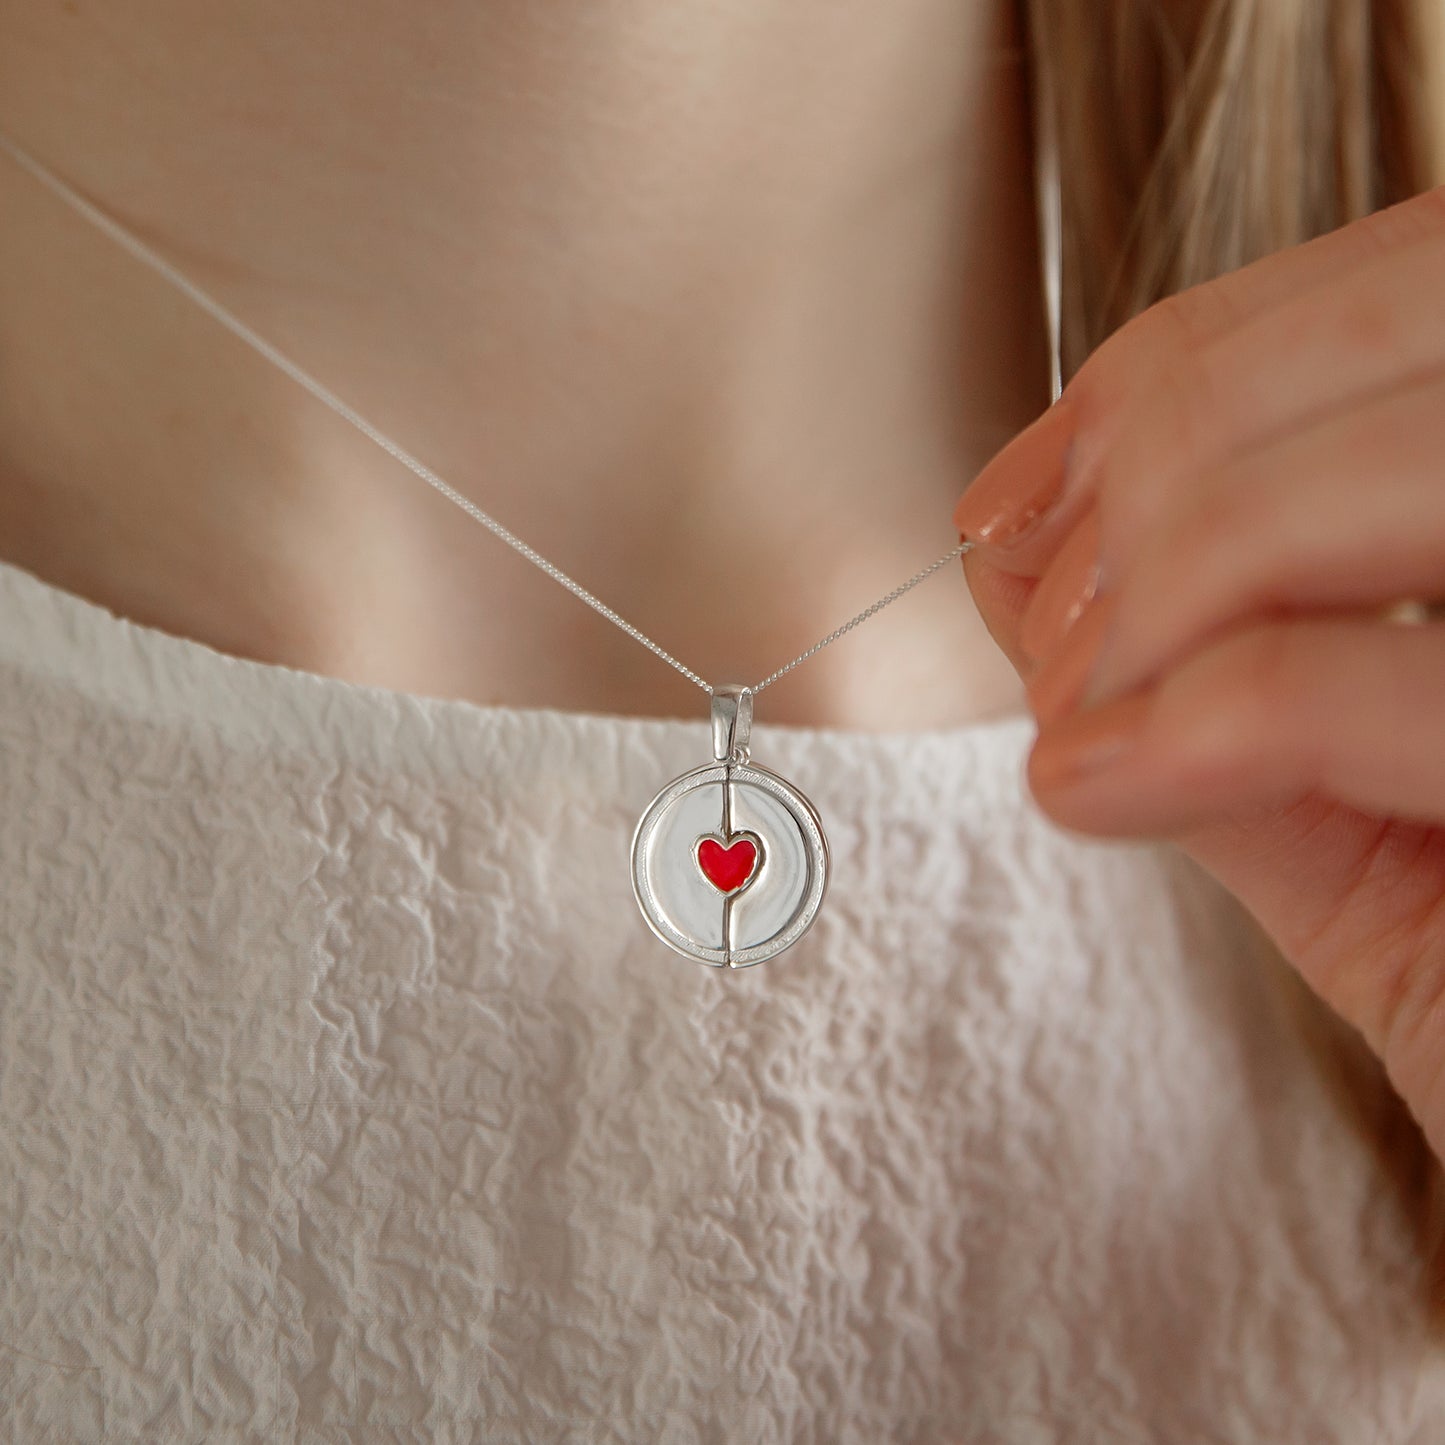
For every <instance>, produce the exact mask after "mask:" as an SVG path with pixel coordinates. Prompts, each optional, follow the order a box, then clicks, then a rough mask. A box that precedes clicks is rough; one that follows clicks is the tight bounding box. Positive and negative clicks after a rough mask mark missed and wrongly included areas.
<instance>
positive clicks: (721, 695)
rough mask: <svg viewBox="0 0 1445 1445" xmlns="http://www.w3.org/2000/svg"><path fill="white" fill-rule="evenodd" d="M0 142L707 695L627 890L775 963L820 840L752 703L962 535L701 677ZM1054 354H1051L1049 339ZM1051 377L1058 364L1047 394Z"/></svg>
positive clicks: (812, 900)
mask: <svg viewBox="0 0 1445 1445" xmlns="http://www.w3.org/2000/svg"><path fill="white" fill-rule="evenodd" d="M0 150H3V151H4V152H5V153H6V154H7V155H8V156H9V157H10V158H11V159H12V160H13V161H15V162H16V163H17V164H18V165H19V166H21V167H22V168H23V169H24V170H25V171H27V172H28V173H29V174H30V175H31V176H33V177H34V178H35V179H36V180H37V181H39V182H40V183H41V184H42V185H43V186H45V187H46V189H48V190H49V191H50V192H51V193H52V194H53V195H55V196H56V197H58V198H59V199H60V200H62V201H64V202H65V204H66V205H68V206H69V207H70V208H71V209H72V210H74V211H76V212H77V213H78V214H79V215H80V216H82V217H83V218H84V219H85V220H87V221H89V222H90V223H91V224H92V225H94V226H96V227H97V228H98V229H99V230H100V231H102V232H103V233H104V234H106V235H107V236H109V237H110V238H111V239H112V240H113V241H115V242H116V243H117V244H118V245H119V246H121V247H122V248H123V249H124V250H125V251H126V252H128V253H129V254H130V255H131V256H132V257H133V258H134V259H135V260H137V261H140V262H141V263H142V264H144V265H146V266H148V267H149V268H150V269H151V270H152V271H154V272H156V273H157V274H158V275H160V276H161V277H162V278H164V279H165V280H166V281H168V282H170V283H171V285H173V286H174V287H175V288H176V289H177V290H179V291H181V292H182V293H183V294H184V295H185V296H187V297H188V298H189V299H190V300H191V301H192V302H194V303H195V305H197V306H198V307H200V308H201V310H203V311H204V312H206V313H207V315H209V316H211V317H212V318H213V319H214V320H215V321H217V322H219V323H220V324H221V325H222V326H223V327H225V329H226V330H227V331H229V332H231V334H232V335H233V336H235V337H237V338H238V339H239V340H241V341H243V342H244V343H245V344H246V345H247V346H249V347H250V348H251V349H252V350H253V351H255V352H257V353H258V354H259V355H261V356H262V357H264V358H265V359H266V360H267V361H269V362H270V363H271V364H272V365H273V366H275V367H276V368H277V369H278V370H279V371H281V372H284V373H285V375H287V376H289V377H290V378H291V379H292V380H293V381H294V382H296V383H297V385H299V386H301V387H303V388H304V389H305V390H306V391H308V392H309V393H310V394H311V395H312V396H313V397H315V398H316V400H317V401H319V402H321V403H322V404H323V405H324V406H326V407H327V408H329V409H330V410H331V411H333V412H335V413H336V415H337V416H339V417H341V418H342V420H343V421H346V422H349V423H350V424H351V425H352V426H353V427H355V428H356V430H357V431H359V432H361V434H362V435H363V436H365V437H367V438H368V439H369V440H370V441H372V442H373V443H374V444H375V445H376V446H378V447H380V448H381V449H382V451H384V452H386V453H387V454H388V455H389V456H391V457H393V458H394V459H395V460H396V461H398V462H400V463H401V464H402V466H404V467H405V468H406V469H407V470H408V471H410V472H412V473H413V474H414V475H415V476H417V477H420V478H421V480H422V481H424V482H425V483H427V485H428V486H430V487H432V488H433V489H434V490H435V491H437V492H440V493H441V495H442V496H444V497H445V498H446V499H447V500H448V501H449V502H452V503H453V504H454V505H456V506H457V507H460V508H461V510H462V511H464V512H465V513H466V514H467V515H468V516H469V517H471V518H472V519H473V520H474V521H477V522H480V523H481V524H482V526H484V527H485V528H487V530H488V531H489V532H491V533H492V534H493V535H494V536H496V537H498V538H500V539H501V540H502V541H503V542H505V543H506V544H507V545H508V546H509V547H511V548H512V549H513V550H514V551H516V552H519V553H520V554H521V555H522V556H523V557H525V558H526V559H527V560H528V561H529V562H531V563H532V564H533V565H534V566H536V567H538V568H540V569H541V570H542V571H543V572H545V573H546V574H547V576H549V577H551V578H552V579H553V581H555V582H558V583H560V584H561V585H562V586H563V587H565V588H566V589H567V590H568V591H569V592H571V593H572V595H573V596H574V597H577V598H578V599H579V600H580V601H582V602H585V603H586V604H587V606H589V607H590V608H592V610H593V611H594V612H597V613H599V614H600V615H601V616H603V617H605V618H606V619H607V620H608V621H609V622H611V623H613V624H614V625H615V626H617V627H619V628H621V629H622V631H623V632H625V633H626V634H627V635H628V636H629V637H631V638H633V639H634V640H635V641H637V642H640V643H641V644H642V645H643V646H644V647H645V648H647V649H648V651H649V652H652V653H654V654H655V655H656V656H657V657H659V658H661V659H662V661H663V662H665V663H667V664H668V666H669V667H672V668H675V669H676V670H677V671H678V672H680V673H681V674H682V675H683V676H684V677H685V678H687V680H688V681H689V682H691V683H692V684H693V685H694V686H696V687H699V688H701V689H702V690H703V691H704V692H705V693H707V694H708V696H709V698H710V699H711V713H712V734H713V747H712V752H713V758H712V761H711V762H709V763H706V764H704V765H703V766H702V767H699V768H694V769H693V770H692V771H691V772H687V773H684V774H683V775H682V776H681V777H678V778H675V779H674V780H673V781H672V782H670V783H669V784H667V786H666V787H664V788H663V789H662V791H661V792H659V793H658V794H657V796H656V797H655V798H654V799H653V800H652V802H651V803H650V804H649V805H648V806H647V808H646V809H645V810H644V812H643V814H642V817H641V819H640V820H639V822H638V824H637V828H636V831H635V832H634V834H633V838H632V851H631V857H632V886H633V893H634V896H635V897H636V899H637V903H638V906H639V908H640V909H641V910H642V916H643V918H644V919H645V920H646V922H647V925H648V927H649V928H651V930H652V931H653V933H654V934H655V935H656V936H657V937H658V938H660V939H661V940H662V941H663V942H664V943H665V944H667V945H668V946H669V947H670V948H672V949H674V950H676V951H677V952H678V953H680V954H683V955H684V956H685V957H688V958H691V959H695V960H696V961H698V962H700V963H706V964H711V965H714V966H720V967H729V968H742V967H745V966H747V965H749V964H754V963H761V962H763V960H765V959H769V958H772V957H774V956H775V955H777V954H779V953H781V952H782V951H783V950H784V949H785V948H789V947H791V946H792V945H793V944H794V943H796V942H797V941H798V939H799V938H801V937H802V936H803V934H804V933H806V932H807V930H808V929H809V928H810V927H811V926H812V924H813V922H814V920H815V919H816V918H817V915H818V910H819V908H820V907H821V906H822V902H823V896H824V894H825V892H826V890H827V886H828V870H829V859H828V843H827V838H826V836H825V834H824V832H823V827H822V823H821V822H820V820H819V818H818V814H817V810H816V809H815V808H814V807H813V805H812V804H811V803H810V802H809V801H808V799H807V798H806V797H805V796H804V795H803V793H802V792H801V791H800V790H799V789H798V788H796V787H795V786H794V785H793V784H792V783H789V782H788V781H786V780H785V779H783V778H781V777H779V776H778V775H777V774H776V773H773V772H770V771H769V770H768V769H766V768H763V767H760V766H758V765H757V764H755V763H753V762H752V761H751V756H750V736H751V731H752V717H753V698H754V697H755V696H756V695H757V694H758V693H760V692H762V691H763V690H764V689H765V688H768V687H771V686H772V685H773V683H775V682H777V681H778V679H779V678H781V677H784V676H786V674H788V673H789V672H791V671H792V670H793V669H794V668H795V667H798V666H800V665H801V664H802V663H804V662H806V661H807V660H808V659H809V658H810V657H813V656H814V655H816V654H817V653H819V652H821V651H822V650H823V649H824V648H825V647H828V646H830V645H831V644H832V643H834V642H836V641H837V640H838V639H839V638H840V637H842V636H844V635H845V634H846V633H848V632H851V631H852V630H853V629H854V628H855V627H857V626H859V625H860V624H861V623H864V622H866V621H867V620H868V619H869V618H870V617H873V616H875V615H876V614H877V613H879V612H881V611H882V610H883V609H884V608H885V607H887V606H889V604H890V603H893V602H896V601H897V600H898V599H899V598H900V597H902V596H903V595H904V594H905V593H907V592H911V591H912V590H913V588H915V587H917V586H918V584H919V583H920V582H923V581H925V580H927V579H928V578H929V577H931V576H932V575H933V574H934V573H935V572H937V571H938V570H939V569H940V568H942V567H945V566H947V565H948V563H950V562H952V561H953V560H954V559H955V558H957V557H961V556H962V555H963V554H964V553H965V552H967V551H969V550H970V549H971V548H972V546H973V543H971V542H968V541H960V542H959V543H958V544H957V545H956V546H954V547H952V548H950V550H949V551H947V552H945V553H944V554H943V556H942V557H940V558H939V559H938V560H937V561H936V562H933V563H931V564H930V565H929V566H927V567H925V568H923V569H922V570H921V571H919V572H915V573H914V574H913V576H912V577H910V578H909V579H908V580H907V581H906V582H903V583H900V584H899V585H898V586H897V587H895V588H894V589H893V590H892V591H891V592H889V593H887V594H886V595H885V596H883V597H880V598H879V599H878V600H877V601H876V602H873V603H872V604H870V605H869V606H868V607H865V608H864V609H863V610H862V611H861V612H859V613H857V614H856V615H855V616H854V617H851V618H850V619H849V620H848V621H847V622H845V623H844V624H843V625H842V626H841V627H838V628H835V629H834V630H833V631H832V632H830V633H829V634H828V635H827V636H826V637H824V638H822V639H820V640H819V641H818V642H816V643H814V644H813V646H812V647H810V648H808V650H807V651H806V652H801V653H799V654H798V656H797V657H795V658H793V660H792V661H791V662H787V663H785V664H784V665H783V666H782V667H780V668H778V669H777V670H776V671H774V672H771V673H769V674H768V675H767V676H766V677H765V678H763V679H762V681H761V682H757V683H754V684H752V685H751V686H746V685H743V684H740V683H709V682H707V681H706V680H705V679H704V678H703V677H701V676H699V674H698V673H696V672H694V671H693V670H692V669H691V668H690V667H688V666H687V665H686V664H685V663H683V662H680V661H679V660H678V659H677V658H676V657H674V656H673V655H672V654H671V653H670V652H668V651H667V650H666V649H665V648H663V647H662V646H661V645H660V644H658V643H656V642H654V641H653V640H652V638H650V637H648V636H647V634H646V633H644V632H643V631H642V630H641V629H640V628H638V627H635V626H633V624H632V623H630V622H628V621H627V620H626V619H625V618H624V617H622V616H620V615H619V614H618V613H617V612H615V611H614V610H613V609H612V608H610V607H609V606H607V604H606V603H605V602H603V601H601V600H600V599H599V598H597V597H595V596H593V594H592V593H591V592H589V591H588V590H587V589H586V588H585V587H584V586H582V584H581V583H580V582H577V581H576V580H575V579H574V578H572V577H570V576H568V574H567V573H565V572H564V571H562V569H561V568H560V567H558V566H556V565H555V564H554V563H552V562H549V561H548V560H547V559H546V558H545V557H544V556H542V554H541V553H540V552H538V551H537V550H536V549H535V548H534V547H532V546H530V545H529V544H528V543H526V542H524V541H523V540H522V539H521V538H520V537H518V536H517V535H516V534H515V533H514V532H512V531H510V530H509V529H508V528H506V527H505V526H503V525H502V523H500V522H499V521H497V519H496V518H495V517H493V516H491V515H490V514H489V513H487V512H485V511H483V510H482V508H480V507H479V506H477V504H476V503H475V502H473V501H472V500H471V499H470V498H468V497H466V496H464V495H463V494H462V493H461V492H459V491H457V489H456V488H455V487H453V486H451V485H450V483H448V482H447V481H446V480H445V479H444V478H442V477H440V476H438V475H437V473H436V472H434V471H432V469H431V468H430V467H428V466H427V465H426V464H425V463H424V462H422V461H419V460H418V459H417V458H416V457H414V456H412V454H411V453H410V452H408V451H407V450H406V449H405V448H404V447H403V446H401V445H400V443H398V442H396V441H393V440H392V438H391V437H389V436H387V435H386V433H385V432H383V431H381V430H380V429H379V428H378V427H376V426H374V425H373V424H372V423H371V422H369V421H367V419H366V418H365V417H363V416H362V415H361V414H360V413H359V412H357V411H356V410H355V409H354V408H352V407H351V406H349V405H347V403H346V402H344V401H343V400H341V398H340V397H338V396H336V395H335V394H334V393H333V392H332V391H331V390H330V389H329V388H327V387H326V386H324V385H322V383H321V382H319V381H317V380H316V379H315V378H314V377H313V376H311V375H310V373H309V372H307V371H305V370H304V369H303V368H302V367H301V366H299V365H297V363H296V362H294V361H292V360H291V358H290V357H288V356H287V355H285V353H284V352H282V351H280V350H279V349H278V348H277V347H275V346H274V345H272V343H271V342H269V341H267V340H266V339H265V337H263V336H261V335H259V334H258V333H257V332H255V331H254V330H252V328H251V327H249V326H248V325H246V323H245V322H244V321H242V320H241V319H240V318H239V317H238V316H236V315H234V314H233V313H232V312H231V311H230V310H228V309H227V308H226V307H225V306H223V305H222V304H221V303H220V302H219V301H217V300H216V299H215V298H214V297H213V296H211V295H210V294H209V293H208V292H206V291H205V290H203V289H202V288H201V287H200V286H198V285H197V284H196V283H195V282H194V281H192V280H191V279H190V278H189V277H188V276H186V275H185V274H184V273H183V272H181V271H180V270H179V269H177V268H176V267H175V266H173V265H172V264H171V263H170V262H169V261H167V260H166V259H165V258H164V257H163V256H161V255H160V254H159V253H158V252H157V251H155V250H153V249H152V248H151V247H150V246H148V245H146V243H145V242H144V241H142V240H141V239H140V238H139V237H138V236H136V235H135V234H134V233H132V232H131V231H129V230H128V229H127V228H126V227H124V226H123V225H121V223H120V222H119V221H117V220H116V219H115V218H114V217H113V216H111V215H109V214H107V213H106V212H105V211H104V210H102V209H101V208H100V207H99V206H97V205H95V204H94V203H93V202H91V201H89V200H87V199H86V197H84V196H83V195H81V194H80V192H79V191H77V190H76V189H75V188H74V187H73V186H71V185H69V184H68V183H67V182H66V181H64V180H62V179H61V178H60V177H59V176H58V175H56V174H55V172H54V171H52V170H51V169H50V168H49V167H48V166H46V165H44V164H42V163H41V162H40V161H39V160H37V159H36V158H35V157H34V156H32V155H31V154H29V152H27V151H26V150H24V149H23V148H22V147H21V146H19V145H17V144H16V143H15V142H14V141H13V140H11V139H10V138H9V137H8V136H6V135H4V134H3V133H0ZM1045 249H1046V251H1047V249H1048V248H1047V247H1046V248H1045ZM1046 259H1047V258H1046ZM1051 274H1052V272H1051ZM1047 289H1048V288H1047V287H1046V290H1047ZM1046 301H1047V303H1048V308H1049V321H1050V331H1051V336H1054V337H1056V330H1057V328H1056V321H1055V316H1054V311H1055V304H1056V303H1055V298H1054V297H1053V296H1052V295H1048V296H1046ZM1054 350H1055V357H1056V358H1057V355H1058V347H1057V344H1055V348H1054ZM1057 378H1058V365H1057V360H1056V361H1055V385H1054V390H1055V392H1056V393H1057V390H1058V379H1057Z"/></svg>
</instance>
